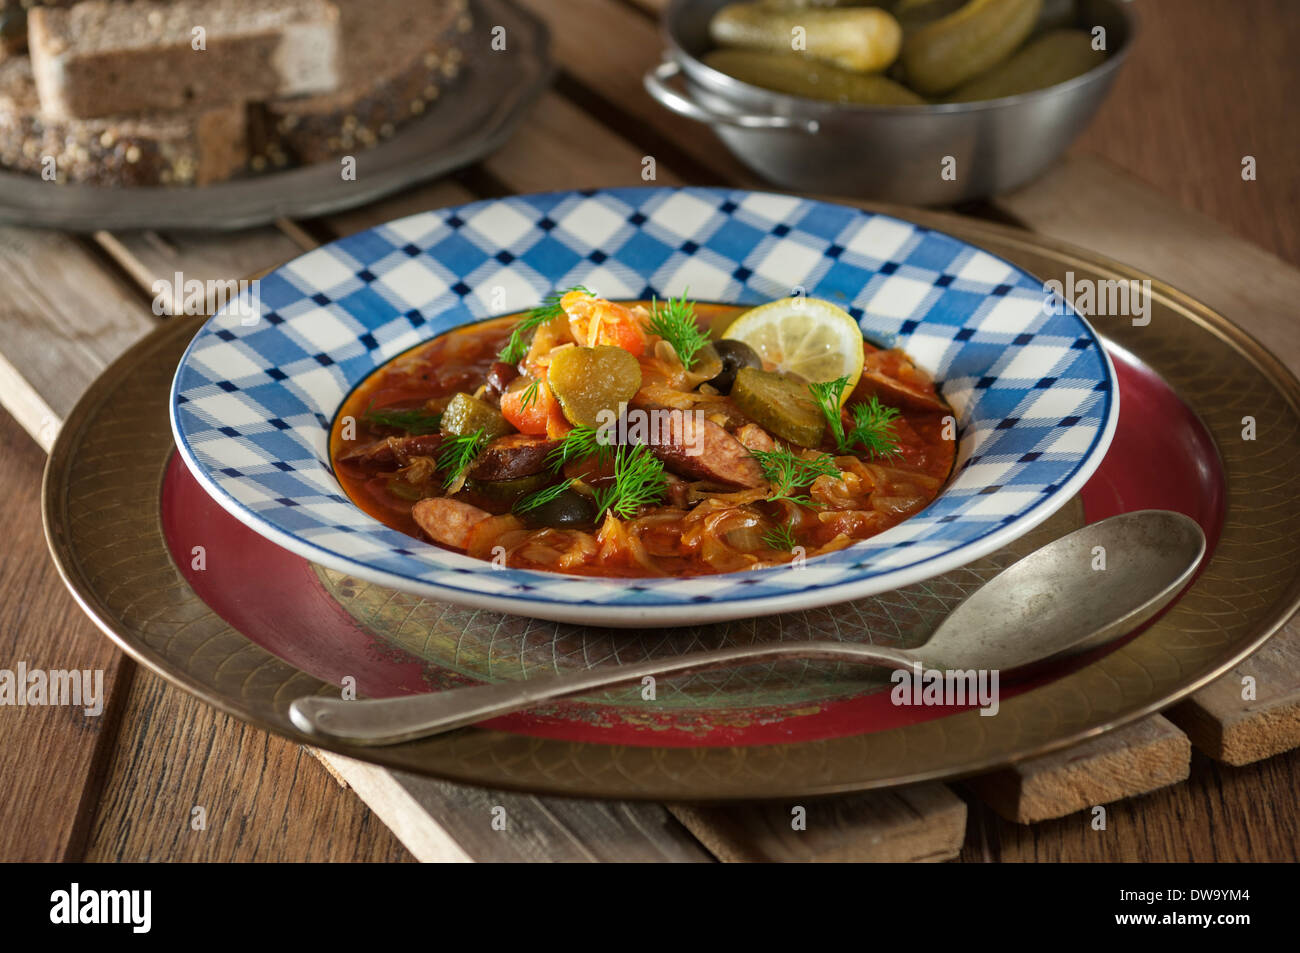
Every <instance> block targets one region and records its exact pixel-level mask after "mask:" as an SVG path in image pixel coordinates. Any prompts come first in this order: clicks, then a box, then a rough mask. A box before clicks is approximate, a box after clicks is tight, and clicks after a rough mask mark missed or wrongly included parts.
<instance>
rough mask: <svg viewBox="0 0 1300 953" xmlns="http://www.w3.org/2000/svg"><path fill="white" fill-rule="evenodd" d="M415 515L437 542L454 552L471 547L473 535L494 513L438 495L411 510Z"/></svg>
mask: <svg viewBox="0 0 1300 953" xmlns="http://www.w3.org/2000/svg"><path fill="white" fill-rule="evenodd" d="M411 516H412V517H413V518H414V519H415V522H416V523H417V524H418V525H419V527H420V529H422V530H424V531H425V532H426V533H428V534H429V538H430V539H432V540H433V541H434V542H437V543H442V544H443V545H444V546H450V547H452V548H453V549H465V548H466V547H468V546H469V539H470V532H471V531H472V530H473V529H474V527H475V526H477V525H478V524H479V523H481V522H483V521H484V520H486V519H491V518H492V514H491V513H488V512H487V511H486V510H480V509H479V508H478V507H477V506H471V505H470V504H468V503H462V502H460V500H449V499H447V498H446V497H442V496H436V497H433V498H431V499H427V500H421V501H420V502H419V503H416V504H415V505H414V506H413V507H411Z"/></svg>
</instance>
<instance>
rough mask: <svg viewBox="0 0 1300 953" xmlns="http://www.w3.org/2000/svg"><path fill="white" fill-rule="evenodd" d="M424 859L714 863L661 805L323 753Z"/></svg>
mask: <svg viewBox="0 0 1300 953" xmlns="http://www.w3.org/2000/svg"><path fill="white" fill-rule="evenodd" d="M317 755H318V757H320V758H321V759H322V760H323V761H324V762H325V763H326V764H327V765H329V766H330V768H331V769H332V771H333V772H334V773H335V775H336V776H337V777H338V778H340V779H342V780H343V781H345V782H346V783H347V785H348V786H349V787H351V788H352V789H353V790H355V791H356V793H357V794H358V795H359V796H361V797H362V798H363V799H364V800H365V801H366V803H367V804H369V805H370V807H371V808H372V809H373V810H374V811H375V812H376V813H377V814H378V815H379V816H380V817H381V818H383V820H384V822H385V823H386V824H388V826H389V827H391V828H392V829H393V831H394V832H395V833H396V834H397V836H398V837H399V838H400V839H401V840H402V842H403V843H404V844H405V845H406V847H407V848H408V849H409V850H410V851H411V853H412V854H414V855H415V858H416V859H417V860H421V861H429V862H444V863H446V862H452V863H458V862H470V861H493V862H505V863H520V862H539V861H545V862H551V863H602V862H603V863H609V862H619V863H709V862H711V861H712V860H713V857H712V856H711V855H710V854H709V853H708V852H707V851H706V850H704V848H703V847H701V846H700V844H699V843H698V842H697V841H696V840H695V839H694V838H693V837H691V835H690V834H688V833H687V832H686V831H685V830H684V829H683V828H682V827H681V825H679V824H678V823H677V822H676V821H675V820H674V819H673V818H672V817H671V816H670V815H669V813H668V811H667V810H665V809H664V808H663V807H662V806H660V805H658V804H646V803H625V802H617V801H583V800H574V799H570V798H558V797H538V796H536V795H532V794H516V793H513V792H509V791H492V790H488V789H486V788H478V787H471V786H469V785H464V784H450V783H448V782H445V781H437V780H434V779H432V778H421V777H416V776H415V775H411V774H405V773H403V772H400V771H388V770H386V769H384V768H379V767H376V766H374V765H370V764H366V763H364V762H361V761H355V760H352V759H350V758H344V757H341V756H340V755H336V754H331V753H330V752H327V751H319V752H317Z"/></svg>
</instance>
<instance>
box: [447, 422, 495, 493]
mask: <svg viewBox="0 0 1300 953" xmlns="http://www.w3.org/2000/svg"><path fill="white" fill-rule="evenodd" d="M487 442H488V435H487V431H485V430H475V431H472V432H471V433H466V434H457V435H456V436H454V437H448V438H447V439H446V440H444V441H443V444H442V449H441V450H439V451H438V469H439V470H444V471H446V472H447V473H448V474H449V476H448V477H447V480H446V482H445V483H444V484H443V486H444V487H446V488H447V489H450V488H451V487H452V486H454V485H456V484H457V483H459V482H461V478H462V477H463V476H464V475H465V471H466V470H468V469H469V468H470V466H471V465H472V464H473V463H474V458H475V457H477V456H478V455H479V451H480V450H482V449H483V445H484V444H485V443H487Z"/></svg>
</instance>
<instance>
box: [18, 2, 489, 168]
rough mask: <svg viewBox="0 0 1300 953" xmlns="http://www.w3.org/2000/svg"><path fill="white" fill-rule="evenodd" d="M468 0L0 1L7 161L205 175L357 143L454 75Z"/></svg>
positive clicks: (387, 128) (394, 126)
mask: <svg viewBox="0 0 1300 953" xmlns="http://www.w3.org/2000/svg"><path fill="white" fill-rule="evenodd" d="M470 27H471V21H470V16H469V11H468V6H467V0H83V2H75V0H0V165H3V166H5V167H8V168H9V169H11V170H15V171H21V172H26V173H30V174H33V175H41V176H43V177H44V178H46V179H53V180H55V181H59V182H81V183H89V184H95V185H107V186H152V185H180V186H188V185H207V184H209V183H212V182H220V181H222V180H224V179H228V178H230V177H231V176H234V175H237V174H240V173H242V172H245V171H246V170H247V171H251V172H259V171H262V170H265V169H268V168H278V167H285V166H290V165H299V164H306V163H311V162H319V161H321V160H324V159H328V158H331V157H336V156H343V155H350V154H354V153H356V152H357V151H359V150H362V149H365V148H367V147H369V146H372V145H375V144H376V143H377V142H379V141H380V140H382V139H385V138H387V137H389V136H392V135H394V134H395V133H396V131H397V130H398V129H399V128H400V127H401V125H402V124H403V123H404V122H406V121H408V120H411V119H413V118H415V117H417V116H419V115H421V114H423V113H424V112H425V111H426V110H427V109H428V108H429V107H430V105H431V104H432V103H433V102H434V100H436V99H438V98H439V96H440V95H441V94H442V90H443V89H444V88H445V87H446V86H447V84H448V83H450V82H451V81H452V80H454V79H455V77H456V76H457V74H458V73H459V71H460V69H461V65H462V62H463V59H464V52H465V44H466V38H467V36H468V34H469V30H470Z"/></svg>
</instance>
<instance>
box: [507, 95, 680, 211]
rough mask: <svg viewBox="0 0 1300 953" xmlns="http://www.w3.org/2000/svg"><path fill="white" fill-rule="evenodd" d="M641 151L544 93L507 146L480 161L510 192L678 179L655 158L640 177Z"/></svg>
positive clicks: (674, 182)
mask: <svg viewBox="0 0 1300 953" xmlns="http://www.w3.org/2000/svg"><path fill="white" fill-rule="evenodd" d="M646 155H647V153H646V152H645V151H644V150H643V149H640V148H638V147H637V146H635V145H633V144H632V143H630V142H628V141H627V140H626V139H623V138H621V137H620V136H618V135H617V134H615V133H614V132H612V131H611V130H609V129H608V128H606V127H605V126H602V125H601V124H600V123H598V122H597V121H596V120H594V119H592V118H591V116H589V115H588V114H587V113H585V112H583V111H582V110H580V109H579V108H578V107H577V106H575V105H574V104H573V103H571V102H569V101H568V100H567V99H564V98H563V97H561V96H559V95H558V94H556V93H547V94H545V95H543V96H542V98H541V99H539V100H538V102H537V106H536V108H535V109H534V110H533V112H532V113H531V114H530V115H529V117H528V120H527V121H526V122H524V123H523V124H522V125H521V126H520V128H519V131H518V132H517V133H515V138H514V139H513V140H512V141H511V144H510V148H508V149H503V150H502V151H501V152H498V153H496V154H495V155H493V156H491V157H490V158H488V160H487V161H486V162H485V163H484V165H485V167H486V168H487V169H488V170H489V171H490V172H491V173H492V174H493V175H495V176H496V177H498V178H499V179H501V180H502V181H503V182H505V183H506V184H507V185H508V186H509V187H510V188H511V189H513V190H514V191H516V192H542V191H550V190H553V189H575V188H602V187H616V186H628V185H681V184H682V180H681V179H680V178H679V177H678V175H677V174H676V173H674V172H673V171H672V170H671V169H670V168H668V167H667V166H666V165H665V164H664V163H663V162H661V161H659V160H658V159H656V160H655V178H654V179H653V180H650V181H648V180H646V179H643V178H642V172H641V170H642V168H643V164H642V160H643V159H644V158H645V157H646Z"/></svg>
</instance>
